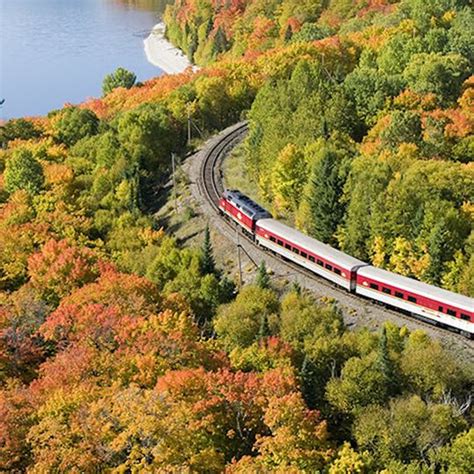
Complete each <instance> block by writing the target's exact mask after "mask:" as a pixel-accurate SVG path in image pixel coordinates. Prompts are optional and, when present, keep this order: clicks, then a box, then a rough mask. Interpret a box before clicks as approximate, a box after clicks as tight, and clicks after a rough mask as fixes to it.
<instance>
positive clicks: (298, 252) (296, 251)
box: [293, 247, 300, 255]
mask: <svg viewBox="0 0 474 474" xmlns="http://www.w3.org/2000/svg"><path fill="white" fill-rule="evenodd" d="M293 253H296V255H299V254H300V251H299V250H298V249H297V248H296V247H293Z"/></svg>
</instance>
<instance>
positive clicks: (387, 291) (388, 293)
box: [382, 286, 392, 295]
mask: <svg viewBox="0 0 474 474" xmlns="http://www.w3.org/2000/svg"><path fill="white" fill-rule="evenodd" d="M382 293H386V294H387V295H391V294H392V291H391V290H390V288H385V286H383V287H382Z"/></svg>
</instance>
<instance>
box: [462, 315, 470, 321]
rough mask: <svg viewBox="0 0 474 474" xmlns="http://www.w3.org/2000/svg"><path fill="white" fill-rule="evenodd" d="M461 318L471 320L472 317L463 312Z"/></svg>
mask: <svg viewBox="0 0 474 474" xmlns="http://www.w3.org/2000/svg"><path fill="white" fill-rule="evenodd" d="M461 319H464V321H470V320H471V318H470V316H468V315H467V314H464V313H461Z"/></svg>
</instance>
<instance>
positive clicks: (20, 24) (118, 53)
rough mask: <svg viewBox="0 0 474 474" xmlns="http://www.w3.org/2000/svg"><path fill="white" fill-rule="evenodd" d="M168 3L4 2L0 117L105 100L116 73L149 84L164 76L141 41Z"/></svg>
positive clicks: (0, 31) (164, 0)
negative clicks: (108, 78)
mask: <svg viewBox="0 0 474 474" xmlns="http://www.w3.org/2000/svg"><path fill="white" fill-rule="evenodd" d="M166 3H169V0H168V1H167V0H128V1H127V0H0V99H1V98H3V99H5V103H4V104H3V106H2V108H1V109H0V116H1V117H2V118H4V119H7V118H12V117H20V116H31V115H44V114H46V113H47V112H49V111H50V110H53V109H57V108H60V107H62V106H63V105H64V104H65V103H79V102H82V101H83V100H85V99H86V98H88V97H99V96H100V95H101V94H102V90H101V89H102V81H103V78H104V76H105V75H106V74H109V73H111V72H113V71H115V69H117V67H120V66H121V67H124V68H126V69H128V70H130V71H133V72H134V73H135V74H136V75H137V78H138V80H140V81H144V80H146V79H149V78H151V77H154V76H157V75H160V74H161V73H162V71H161V70H160V69H159V68H157V67H156V66H153V65H152V64H150V63H149V62H148V61H147V59H146V56H145V52H144V49H143V40H144V38H145V37H146V36H147V35H148V33H149V31H150V29H151V28H152V27H153V25H155V24H156V23H157V22H158V20H159V17H160V15H161V13H162V11H163V9H164V5H165V4H166Z"/></svg>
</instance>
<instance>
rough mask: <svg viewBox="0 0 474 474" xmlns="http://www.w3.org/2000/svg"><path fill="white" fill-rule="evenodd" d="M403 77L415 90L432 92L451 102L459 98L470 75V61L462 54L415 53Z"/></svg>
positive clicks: (423, 92) (424, 92)
mask: <svg viewBox="0 0 474 474" xmlns="http://www.w3.org/2000/svg"><path fill="white" fill-rule="evenodd" d="M403 77H404V78H405V80H406V81H407V84H408V87H410V89H412V90H414V91H415V92H418V93H420V94H427V93H430V92H431V93H433V94H436V95H437V96H439V97H440V99H441V100H442V101H444V102H449V101H453V100H456V99H457V97H458V96H459V92H460V88H461V84H462V83H463V82H464V81H465V79H467V78H468V77H469V63H468V61H467V60H466V59H465V58H463V57H462V56H461V55H460V54H448V55H443V54H440V53H429V54H428V53H420V54H415V55H413V57H412V58H411V60H410V62H409V63H408V65H407V67H406V68H405V70H404V72H403Z"/></svg>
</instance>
